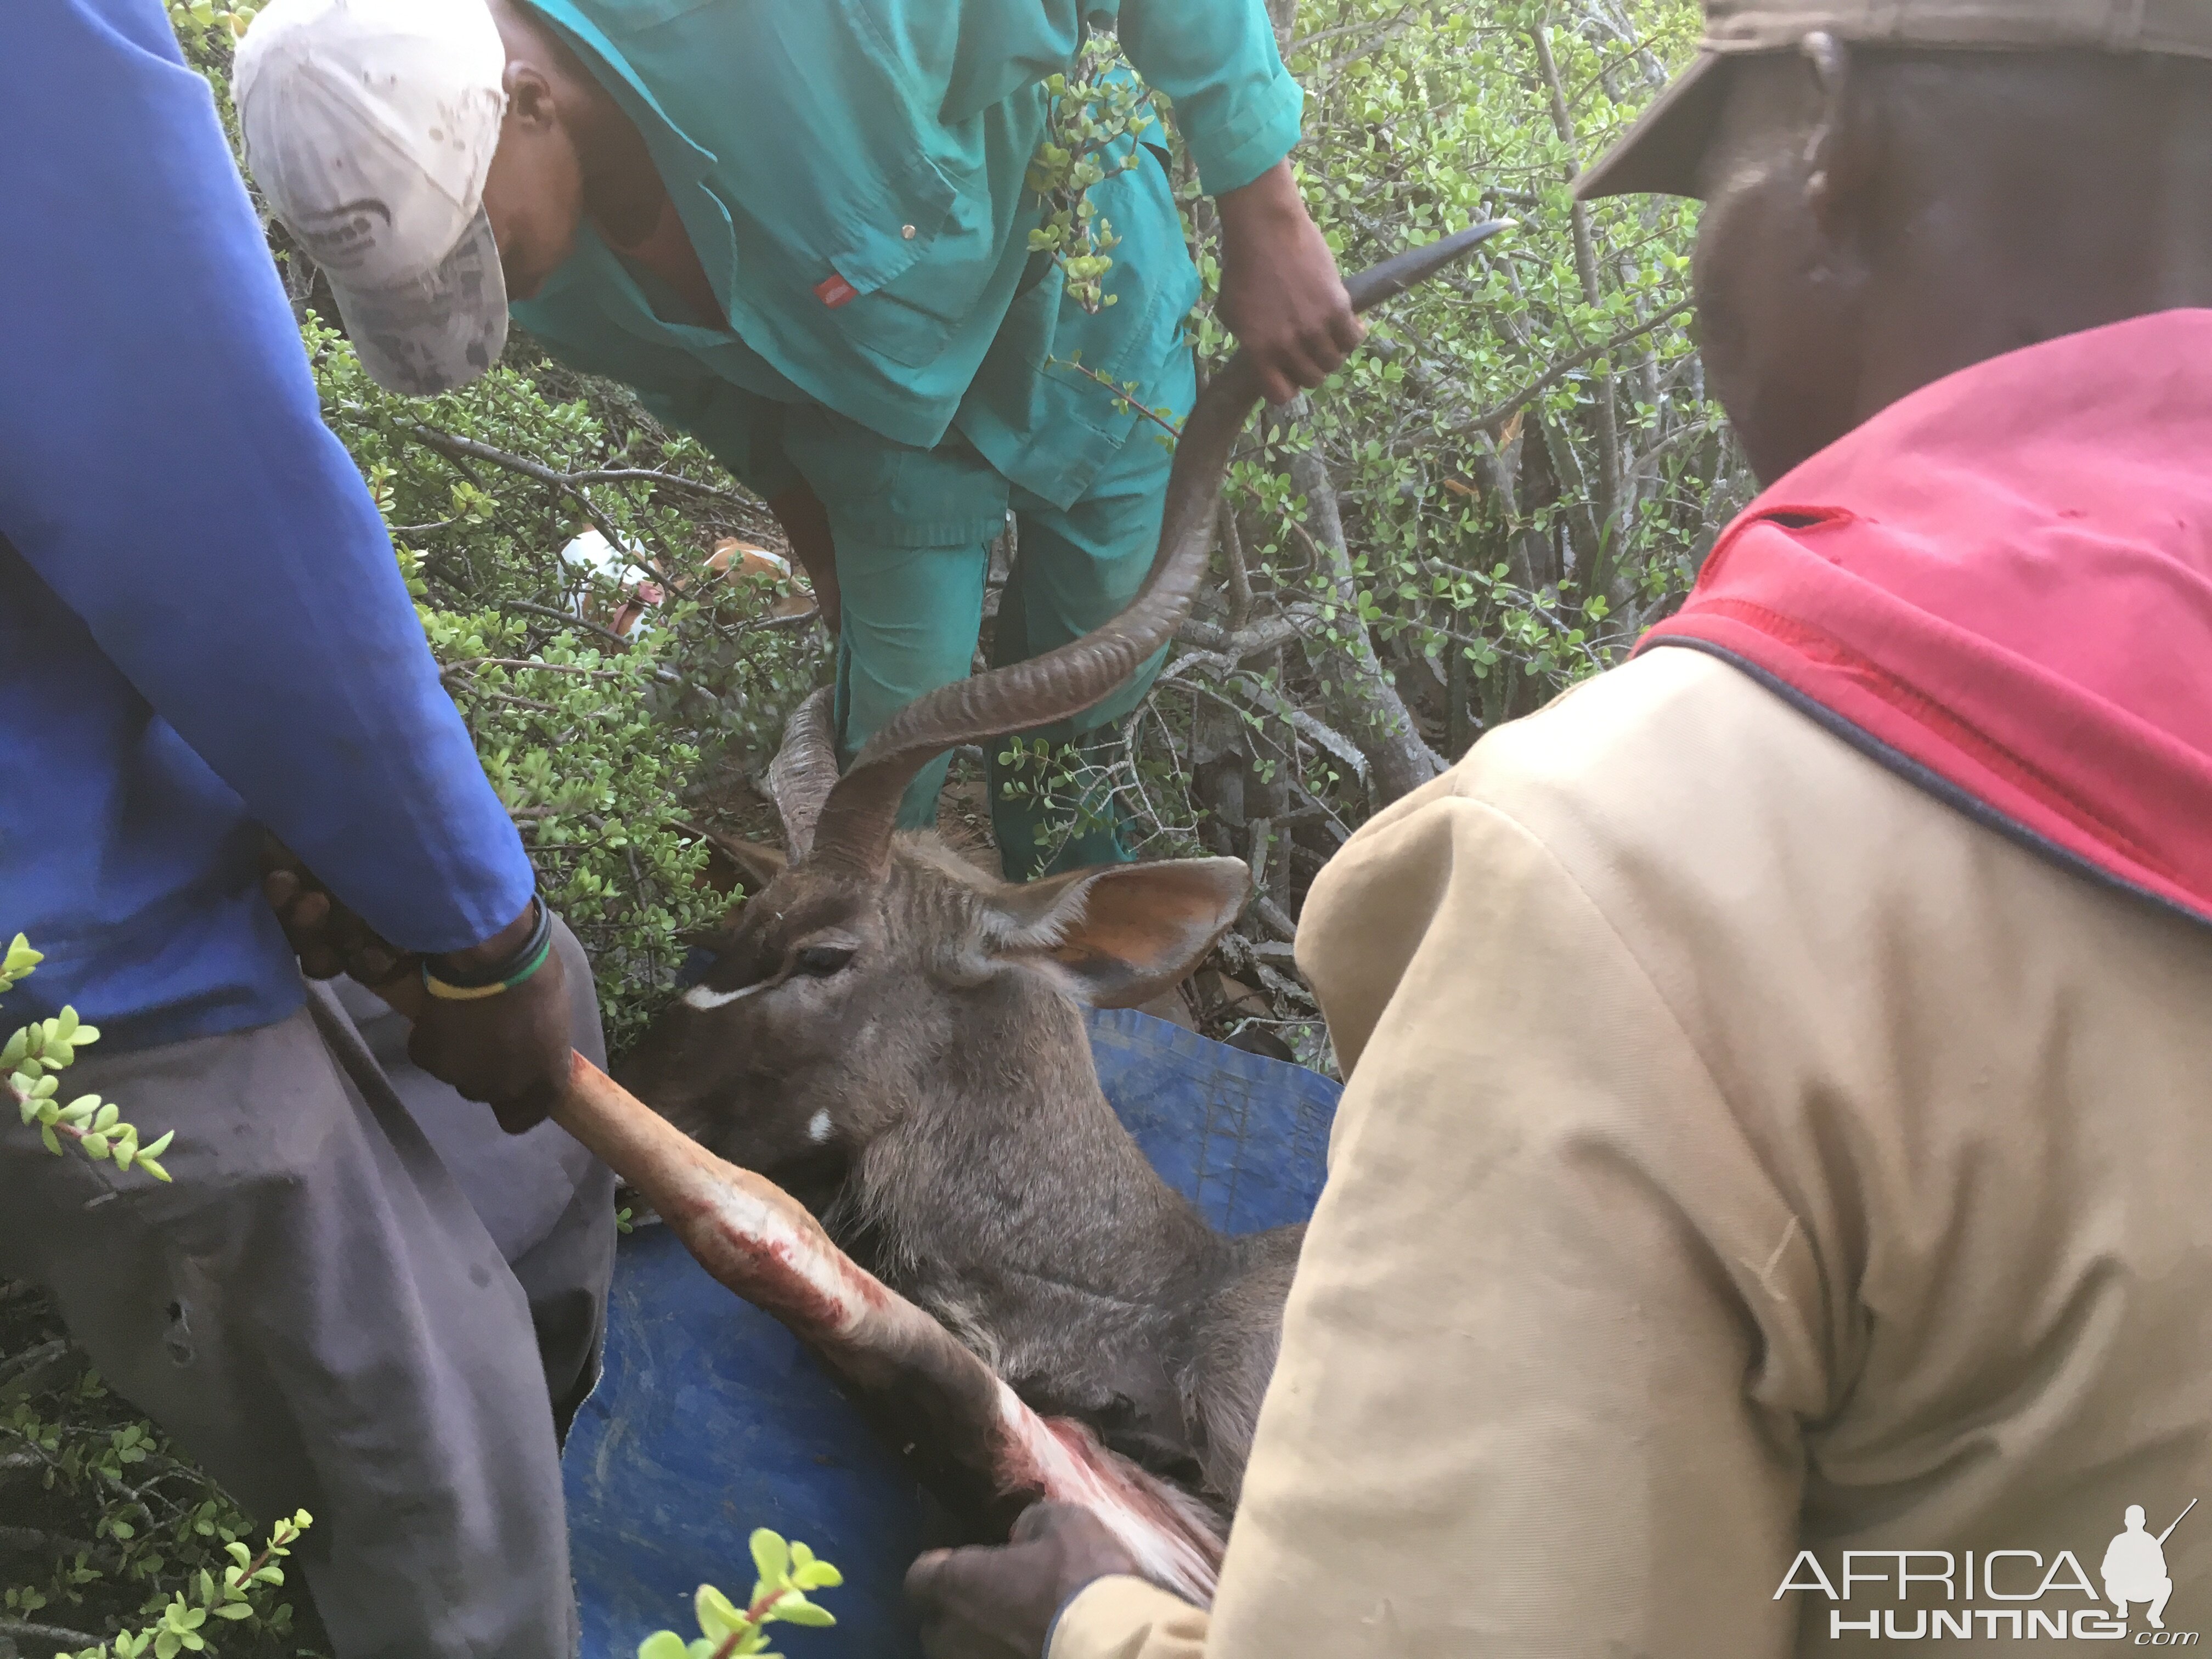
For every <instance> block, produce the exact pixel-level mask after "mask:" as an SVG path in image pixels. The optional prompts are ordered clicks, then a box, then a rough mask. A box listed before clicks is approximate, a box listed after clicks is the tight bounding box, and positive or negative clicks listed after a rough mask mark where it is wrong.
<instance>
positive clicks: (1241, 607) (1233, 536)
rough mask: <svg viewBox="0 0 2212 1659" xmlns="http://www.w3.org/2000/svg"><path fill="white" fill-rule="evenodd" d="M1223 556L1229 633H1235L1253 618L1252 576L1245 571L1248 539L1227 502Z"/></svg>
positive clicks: (1224, 505)
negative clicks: (1227, 572) (1240, 529)
mask: <svg viewBox="0 0 2212 1659" xmlns="http://www.w3.org/2000/svg"><path fill="white" fill-rule="evenodd" d="M1219 520H1220V526H1219V534H1220V537H1221V556H1222V558H1223V560H1224V561H1225V562H1226V563H1227V564H1228V567H1229V631H1230V632H1231V634H1235V633H1237V632H1238V631H1239V630H1240V629H1243V626H1244V624H1245V623H1247V622H1248V621H1249V620H1250V618H1251V615H1252V576H1251V573H1250V572H1249V571H1248V570H1246V569H1245V568H1244V538H1243V536H1242V535H1240V534H1239V533H1238V532H1237V513H1236V510H1235V509H1234V508H1233V507H1231V506H1230V505H1229V503H1228V501H1223V502H1222V503H1221V508H1220V513H1219Z"/></svg>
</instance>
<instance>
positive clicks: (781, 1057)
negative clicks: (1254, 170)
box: [622, 222, 1503, 1198]
mask: <svg viewBox="0 0 2212 1659" xmlns="http://www.w3.org/2000/svg"><path fill="white" fill-rule="evenodd" d="M1499 228H1503V226H1502V223H1501V222H1489V223H1486V224H1481V225H1477V226H1474V227H1473V228H1470V229H1468V230H1465V231H1462V232H1460V233H1458V234H1456V235H1454V236H1450V237H1447V238H1445V239H1443V240H1441V241H1438V242H1435V243H1432V244H1431V245H1429V246H1426V247H1423V248H1418V249H1415V250H1414V251H1413V252H1410V253H1406V254H1401V255H1400V256H1398V257H1397V258H1394V259H1391V260H1389V261H1387V262H1385V263H1384V264H1381V265H1378V266H1376V267H1375V268H1373V269H1372V270H1367V271H1364V272H1362V273H1360V274H1359V275H1358V276H1355V277H1353V278H1352V280H1351V281H1350V283H1347V285H1346V286H1347V287H1348V288H1349V289H1350V290H1351V293H1352V302H1353V305H1354V307H1356V308H1358V309H1361V310H1364V309H1366V308H1367V307H1370V306H1372V305H1374V304H1376V303H1378V302H1379V301H1383V300H1384V299H1388V298H1389V297H1390V296H1391V295H1395V294H1398V293H1400V292H1402V291H1403V290H1404V289H1406V288H1407V287H1409V286H1411V285H1412V284H1413V283H1416V282H1419V281H1420V280H1421V279H1422V278H1424V277H1425V276H1428V275H1430V274H1431V272H1433V271H1435V270H1438V269H1440V268H1441V267H1442V266H1443V265H1444V264H1447V263H1449V261H1451V260H1452V259H1455V258H1458V257H1459V256H1460V255H1461V254H1462V253H1463V252H1466V251H1467V250H1468V249H1469V248H1472V247H1473V246H1474V245H1475V244H1476V243H1478V242H1480V241H1481V240H1484V239H1485V238H1486V237H1487V236H1488V235H1490V234H1492V233H1493V232H1494V231H1496V230H1498V229H1499ZM1258 402H1259V393H1258V391H1257V382H1256V377H1255V374H1254V373H1253V371H1252V367H1251V365H1250V363H1249V362H1248V361H1247V360H1246V358H1245V357H1244V356H1243V355H1242V354H1239V355H1238V356H1237V357H1235V358H1234V359H1232V360H1231V362H1230V363H1229V365H1228V366H1227V367H1226V368H1225V369H1223V370H1222V371H1221V372H1220V373H1218V374H1216V375H1215V376H1214V377H1213V379H1212V381H1211V382H1210V383H1209V384H1208V386H1206V390H1205V392H1203V393H1201V394H1200V397H1199V399H1198V402H1197V404H1196V405H1195V406H1194V408H1193V410H1191V414H1190V417H1189V419H1188V421H1186V422H1184V425H1183V429H1182V437H1181V440H1180V441H1179V442H1178V444H1177V446H1176V457H1175V464H1174V467H1173V469H1172V471H1171V472H1170V477H1169V481H1168V489H1167V504H1166V510H1165V514H1164V519H1163V521H1162V525H1161V530H1160V541H1159V548H1158V553H1157V554H1156V555H1155V556H1154V558H1153V561H1152V568H1151V569H1150V571H1149V572H1148V573H1147V574H1146V578H1145V582H1144V586H1143V587H1142V589H1141V590H1140V591H1139V593H1138V595H1137V597H1136V598H1135V599H1133V600H1132V601H1131V602H1130V604H1129V605H1128V607H1127V609H1126V610H1124V611H1122V612H1121V614H1120V615H1119V616H1117V617H1115V618H1114V619H1113V620H1112V621H1111V622H1109V623H1106V624H1105V625H1104V626H1103V627H1102V628H1099V629H1096V630H1094V631H1093V632H1091V633H1090V634H1087V635H1085V636H1084V637H1083V638H1082V639H1079V640H1077V641H1073V643H1071V644H1068V645H1064V646H1061V647H1059V648H1058V649H1056V650H1054V651H1050V652H1048V653H1045V654H1044V655H1042V656H1041V657H1036V658H1033V659H1030V660H1029V661H1026V662H1020V663H1014V664H1012V665H1007V666H1006V667H1002V668H997V669H994V670H992V671H989V672H987V673H983V674H978V675H975V676H973V677H971V678H968V679H964V680H962V681H959V682H957V684H951V685H946V686H942V687H939V689H938V690H934V691H931V692H928V693H927V694H925V695H924V696H921V697H918V698H916V699H915V701H914V702H911V703H909V704H908V705H907V707H906V708H903V709H902V710H901V711H900V712H899V713H898V714H896V716H895V717H893V719H892V720H890V723H889V724H888V725H886V726H884V728H883V729H882V730H881V731H879V732H877V733H876V735H875V736H874V738H872V739H871V740H870V741H869V743H868V744H867V745H866V747H865V748H864V749H862V750H861V751H860V755H859V756H858V757H856V758H855V759H854V763H853V765H852V767H851V769H849V770H848V771H846V772H845V773H844V775H842V776H840V775H838V770H837V764H836V745H835V742H834V734H833V732H832V729H831V720H830V714H829V697H828V694H827V693H826V692H817V693H816V694H815V695H814V696H812V697H811V698H809V699H808V700H807V702H805V704H804V705H802V707H801V708H800V709H799V713H798V714H795V715H794V716H793V720H792V722H791V725H790V726H789V728H788V729H787V732H786V736H785V740H784V744H783V746H782V748H781V751H780V752H779V753H778V755H777V757H776V760H775V765H774V766H773V767H772V768H771V769H770V771H769V793H770V794H771V796H772V797H773V798H774V799H775V804H776V806H777V809H778V811H779V812H780V814H781V817H782V818H783V821H784V830H785V838H786V843H787V848H788V849H789V851H788V854H781V853H777V852H775V851H774V850H772V849H769V848H759V847H751V846H745V845H742V844H736V843H723V850H724V851H726V853H728V854H730V856H731V857H732V859H734V860H736V861H737V863H738V867H739V870H740V871H741V872H742V874H743V876H744V885H745V887H746V889H747V890H748V891H750V892H751V893H752V894H753V895H754V896H752V897H751V898H750V900H748V901H746V902H743V903H741V904H740V905H738V907H736V908H733V909H732V912H731V913H730V915H728V916H727V917H726V919H725V921H724V923H723V926H722V927H721V928H720V930H718V931H717V932H716V933H714V935H712V936H711V937H710V938H709V939H708V940H706V941H704V942H705V943H706V945H707V946H708V950H709V951H711V952H712V955H713V957H714V963H713V966H712V967H711V969H709V970H708V972H707V974H706V975H705V976H704V977H703V978H702V980H701V981H699V982H698V983H697V984H696V985H694V986H693V987H691V988H690V990H688V991H686V992H685V993H684V995H683V996H682V997H681V998H680V999H679V1000H678V1001H677V1002H676V1003H674V1004H673V1005H671V1006H670V1008H669V1009H668V1010H667V1012H665V1013H664V1014H663V1015H662V1016H661V1017H660V1018H659V1020H657V1021H656V1022H655V1023H654V1024H653V1029H652V1030H650V1031H649V1032H647V1035H646V1036H645V1038H644V1039H643V1040H642V1041H641V1043H640V1044H639V1046H638V1048H637V1049H636V1050H635V1053H634V1054H632V1056H631V1057H630V1059H629V1061H628V1063H627V1064H626V1065H625V1066H623V1071H622V1077H623V1081H624V1082H625V1084H627V1085H629V1087H630V1089H631V1090H632V1091H634V1092H635V1093H636V1094H637V1095H638V1096H639V1097H641V1098H642V1099H644V1100H645V1101H647V1103H649V1104H651V1105H652V1106H653V1107H654V1108H655V1109H657V1110H659V1111H660V1112H661V1113H663V1114H664V1115H666V1116H667V1117H668V1118H670V1119H671V1121H673V1122H675V1123H676V1124H677V1125H678V1127H682V1128H684V1130H686V1131H687V1132H688V1133H691V1134H693V1135H695V1136H696V1137H697V1138H699V1139H701V1140H702V1141H704V1142H705V1143H706V1144H707V1145H708V1146H710V1147H711V1148H712V1149H713V1150H714V1151H715V1152H718V1153H720V1155H721V1156H723V1157H724V1158H728V1159H729V1160H731V1161H732V1162H733V1163H737V1164H743V1165H744V1166H745V1167H747V1168H749V1169H752V1170H758V1171H761V1172H762V1173H763V1174H766V1175H768V1176H771V1177H772V1178H775V1179H776V1180H778V1181H779V1182H782V1183H783V1184H785V1185H787V1186H788V1187H791V1188H793V1190H795V1191H797V1192H799V1194H801V1195H802V1196H806V1197H810V1198H811V1197H814V1196H816V1195H817V1194H819V1193H820V1192H821V1191H822V1188H823V1184H824V1183H834V1182H835V1180H836V1176H837V1175H838V1173H839V1172H840V1171H841V1170H842V1169H843V1168H844V1167H846V1166H848V1164H849V1163H850V1161H851V1160H852V1159H853V1158H855V1157H857V1156H858V1155H859V1154H860V1152H863V1151H864V1150H865V1149H866V1147H867V1146H870V1145H871V1144H872V1142H874V1141H875V1140H876V1139H878V1137H880V1136H882V1135H884V1134H885V1133H889V1132H890V1131H891V1130H893V1129H895V1128H896V1127H897V1126H898V1124H899V1123H900V1122H901V1121H902V1118H903V1116H904V1115H905V1114H906V1113H907V1112H908V1110H910V1109H912V1107H913V1105H914V1103H915V1102H916V1101H918V1100H921V1099H923V1098H926V1097H930V1096H932V1095H933V1094H939V1093H942V1092H943V1091H944V1088H945V1083H946V1078H947V1073H948V1071H949V1070H957V1071H959V1072H963V1073H967V1074H968V1075H969V1076H970V1077H972V1078H975V1079H977V1081H978V1082H979V1083H981V1082H984V1081H988V1082H994V1083H996V1084H998V1085H1000V1087H999V1088H998V1090H997V1092H1000V1093H1006V1092H1008V1091H1012V1092H1015V1093H1018V1094H1023V1095H1027V1096H1030V1097H1033V1098H1034V1099H1035V1101H1036V1107H1037V1108H1038V1109H1049V1099H1050V1097H1052V1096H1053V1095H1054V1092H1055V1085H1057V1084H1058V1083H1059V1082H1060V1079H1057V1078H1055V1077H1053V1076H1051V1075H1039V1074H1038V1073H1039V1068H1040V1067H1043V1068H1047V1070H1048V1069H1049V1068H1050V1067H1051V1066H1054V1065H1068V1066H1074V1065H1082V1066H1087V1062H1088V1052H1087V1049H1085V1047H1084V1045H1083V1043H1082V1042H1081V1038H1080V1027H1079V1025H1078V1024H1075V1020H1076V1016H1075V1014H1074V1012H1073V1008H1072V1007H1071V1006H1070V1003H1071V1001H1074V1002H1085V1003H1090V1004H1091V1005H1094V1006H1132V1005H1134V1004H1137V1003H1140V1002H1144V1001H1146V1000H1149V999H1151V998H1152V997H1153V996H1155V995H1157V994H1159V993H1160V992H1161V991H1164V990H1165V989H1167V988H1169V987H1171V986H1173V985H1174V984H1175V983H1176V981H1179V980H1180V979H1181V978H1182V976H1183V975H1184V974H1186V973H1187V972H1188V971H1189V969H1191V968H1193V967H1194V966H1195V965H1196V964H1197V963H1198V962H1199V961H1200V959H1201V958H1202V957H1204V955H1205V954H1206V951H1208V950H1209V949H1211V948H1212V945H1213V943H1214V941H1215V940H1216V939H1218V938H1219V937H1220V936H1221V934H1222V933H1223V932H1224V931H1225V930H1226V929H1227V927H1229V925H1230V923H1231V921H1234V920H1235V918H1236V916H1237V912H1238V911H1239V909H1241V908H1242V907H1243V903H1244V901H1245V898H1246V895H1247V888H1248V885H1249V874H1248V872H1246V870H1245V867H1244V866H1243V863H1242V862H1241V861H1239V860H1235V859H1195V860H1177V861H1173V862H1167V863H1157V864H1138V865H1120V866H1103V867H1100V868H1096V869H1090V870H1082V871H1076V872H1072V873H1069V874H1066V875H1062V876H1057V877H1053V878H1047V879H1044V880H1041V881H1036V882H1031V883H1029V884H1013V883H1008V882H1002V881H998V880H995V879H994V878H990V877H988V876H986V875H984V874H983V873H982V872H980V871H979V870H977V869H975V868H974V867H973V866H970V865H969V864H968V863H967V862H966V861H965V860H963V859H961V858H960V857H959V856H958V855H957V854H956V853H954V852H953V851H952V850H951V848H949V847H947V846H945V844H944V843H943V842H939V840H938V839H937V838H936V837H934V836H927V835H897V834H895V833H894V823H895V820H896V816H897V812H898V807H899V802H900V799H901V798H902V796H903V795H904V793H905V792H906V788H907V786H908V784H909V783H911V782H912V781H913V780H914V778H915V775H917V774H918V773H919V772H920V771H921V769H922V768H923V767H925V766H927V764H928V763H930V762H931V761H932V760H933V759H934V758H935V757H937V756H939V755H940V754H942V753H944V752H945V750H947V749H950V748H952V747H954V746H955V745H957V744H969V743H979V742H983V741H987V740H989V739H992V738H998V737H1000V736H1002V735H1004V734H1006V733H1008V732H1019V731H1025V730H1029V729H1030V728H1033V727H1036V726H1042V725H1046V724H1048V723H1049V722H1052V721H1054V720H1065V719H1067V718H1069V717H1071V716H1073V715H1075V714H1080V713H1081V712H1082V711H1083V710H1085V709H1086V708H1091V707H1092V706H1093V705H1095V704H1096V703H1097V702H1100V701H1102V700H1103V698H1105V697H1106V696H1108V695H1109V693H1111V692H1112V691H1114V690H1115V689H1116V688H1117V687H1119V686H1121V684H1123V683H1124V682H1126V681H1127V679H1128V678H1129V677H1130V676H1131V675H1133V673H1135V671H1137V668H1138V666H1139V665H1140V664H1142V663H1143V662H1144V661H1145V660H1146V659H1147V658H1149V657H1151V656H1152V653H1154V652H1155V651H1157V650H1158V649H1159V648H1160V647H1162V646H1164V644H1166V643H1167V641H1168V640H1169V638H1170V635H1172V634H1173V633H1174V631H1175V629H1176V624H1177V623H1179V622H1181V621H1182V618H1183V617H1184V616H1185V615H1186V614H1187V613H1188V611H1189V609H1190V606H1191V602H1192V600H1193V599H1194V597H1195V596H1196V593H1197V591H1198V586H1199V583H1200V580H1202V579H1203V577H1204V575H1205V572H1206V554H1207V550H1208V548H1209V546H1210V544H1211V538H1212V529H1213V525H1214V521H1215V516H1216V513H1217V510H1218V505H1219V500H1220V494H1221V484H1222V479H1223V477H1224V476H1225V473H1226V471H1227V469H1228V464H1229V457H1230V453H1231V449H1232V448H1233V447H1234V446H1235V444H1236V442H1237V437H1238V435H1240V434H1241V433H1242V431H1243V428H1244V425H1245V422H1247V421H1248V420H1249V417H1250V416H1251V413H1252V410H1253V408H1254V407H1255V405H1256V404H1257V403H1258ZM1045 1028H1050V1029H1049V1030H1048V1029H1045ZM1055 1038H1056V1039H1059V1040H1058V1041H1054V1040H1048V1039H1055ZM1093 1086H1095V1085H1093Z"/></svg>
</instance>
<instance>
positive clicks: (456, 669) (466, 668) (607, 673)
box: [438, 657, 625, 680]
mask: <svg viewBox="0 0 2212 1659" xmlns="http://www.w3.org/2000/svg"><path fill="white" fill-rule="evenodd" d="M479 668H526V669H528V670H530V671H532V673H542V674H580V675H582V676H583V677H584V678H586V679H594V680H618V679H622V678H625V676H624V675H623V671H622V670H620V669H619V668H586V667H583V666H582V665H580V664H576V663H567V662H537V661H534V660H532V659H530V658H528V657H463V658H462V659H460V660H459V661H458V662H449V663H447V665H445V667H443V668H442V669H441V670H439V671H438V677H439V678H441V679H443V678H445V677H446V676H447V675H448V674H459V673H466V672H473V671H475V670H477V669H479Z"/></svg>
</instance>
